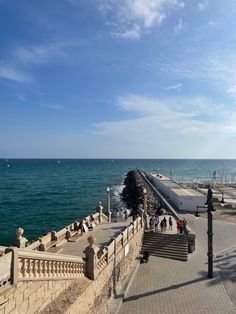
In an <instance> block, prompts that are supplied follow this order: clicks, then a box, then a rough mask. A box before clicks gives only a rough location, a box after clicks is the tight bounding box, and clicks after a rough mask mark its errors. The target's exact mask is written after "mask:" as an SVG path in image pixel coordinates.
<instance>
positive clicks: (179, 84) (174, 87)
mask: <svg viewBox="0 0 236 314" xmlns="http://www.w3.org/2000/svg"><path fill="white" fill-rule="evenodd" d="M166 89H167V90H175V91H177V92H181V91H182V90H183V86H182V84H181V83H178V84H174V85H170V86H168V87H166Z"/></svg>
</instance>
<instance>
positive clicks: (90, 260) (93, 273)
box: [84, 236, 99, 280]
mask: <svg viewBox="0 0 236 314" xmlns="http://www.w3.org/2000/svg"><path fill="white" fill-rule="evenodd" d="M95 241H96V238H95V237H93V236H90V237H88V242H89V246H87V247H86V249H85V250H84V254H85V256H86V258H85V260H86V264H85V272H86V276H87V277H88V278H89V279H92V280H95V279H96V277H97V274H98V270H97V261H98V257H97V253H98V251H99V247H97V246H96V245H95Z"/></svg>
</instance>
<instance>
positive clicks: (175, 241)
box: [141, 232, 188, 261]
mask: <svg viewBox="0 0 236 314" xmlns="http://www.w3.org/2000/svg"><path fill="white" fill-rule="evenodd" d="M144 251H148V252H149V253H150V255H153V256H160V257H164V258H171V259H176V260H180V261H187V260H188V240H187V238H186V237H185V236H183V235H180V234H163V233H160V232H145V234H144V238H143V245H142V249H141V253H142V254H143V253H144Z"/></svg>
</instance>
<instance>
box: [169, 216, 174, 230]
mask: <svg viewBox="0 0 236 314" xmlns="http://www.w3.org/2000/svg"><path fill="white" fill-rule="evenodd" d="M172 225H173V221H172V217H169V229H170V230H172Z"/></svg>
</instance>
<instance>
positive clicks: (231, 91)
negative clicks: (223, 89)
mask: <svg viewBox="0 0 236 314" xmlns="http://www.w3.org/2000/svg"><path fill="white" fill-rule="evenodd" d="M227 92H228V93H229V94H232V95H234V96H236V85H234V86H232V87H230V88H229V89H228V90H227Z"/></svg>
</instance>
